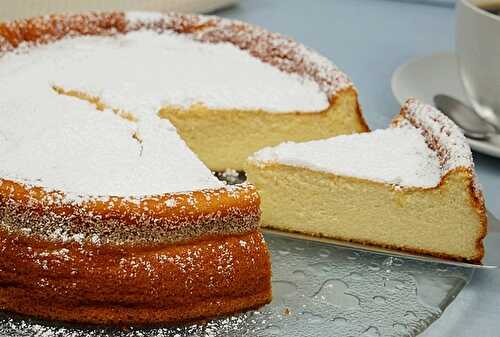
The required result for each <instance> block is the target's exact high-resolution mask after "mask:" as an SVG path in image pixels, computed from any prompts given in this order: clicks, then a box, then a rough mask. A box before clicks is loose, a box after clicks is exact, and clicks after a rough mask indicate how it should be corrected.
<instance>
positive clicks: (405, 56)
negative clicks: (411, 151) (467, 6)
mask: <svg viewBox="0 0 500 337" xmlns="http://www.w3.org/2000/svg"><path fill="white" fill-rule="evenodd" d="M453 2H454V1H453V0H406V1H384V0H310V1H305V0H243V2H242V3H241V5H240V6H238V7H234V8H231V9H227V10H224V11H220V12H219V13H218V14H220V15H222V16H225V17H230V18H237V19H241V20H245V21H248V22H251V23H254V24H258V25H260V26H263V27H265V28H268V29H269V30H272V31H276V32H280V33H283V34H286V35H289V36H292V37H293V38H295V39H297V40H298V41H301V42H303V43H304V44H306V45H307V46H309V47H312V48H315V49H316V50H318V51H320V52H321V53H322V54H324V55H325V56H327V57H329V58H330V59H331V60H333V61H334V62H335V63H336V64H337V65H338V66H339V67H340V68H341V69H343V70H344V71H345V72H346V73H347V74H349V75H350V76H351V78H352V80H353V82H354V83H355V84H356V86H357V87H358V89H359V93H360V100H361V104H362V106H363V110H364V114H365V116H366V118H367V120H368V122H369V124H370V127H371V128H372V129H373V128H384V127H386V126H387V125H388V123H389V121H390V119H391V118H392V117H393V116H394V115H395V114H396V113H397V112H398V111H399V105H398V103H397V102H396V100H395V99H394V97H393V95H392V92H391V88H390V79H391V75H392V73H393V71H394V70H395V69H396V68H397V67H398V66H399V65H401V64H403V63H405V62H407V61H408V60H409V59H410V58H414V57H418V56H423V55H429V54H432V53H434V52H437V51H446V50H453V31H454V9H453ZM432 3H433V4H434V5H430V4H432ZM474 159H475V162H476V165H477V172H478V175H479V180H480V182H481V184H482V186H483V189H484V192H485V197H486V202H487V207H488V208H489V209H490V211H492V212H493V214H495V215H496V217H497V218H498V217H500V159H496V158H492V157H488V156H486V155H481V154H478V153H474ZM490 237H491V238H493V239H494V240H493V241H494V242H493V243H494V244H493V245H492V246H491V247H492V248H493V250H495V251H496V249H497V248H498V250H499V252H498V254H500V235H498V234H494V233H492V235H491V236H490ZM496 238H498V240H497V239H496ZM495 251H493V252H491V251H490V253H493V254H495ZM424 335H425V336H427V337H476V336H477V337H494V336H500V271H498V270H497V271H479V272H476V274H475V276H474V278H473V280H472V282H471V284H469V286H467V288H466V289H465V290H464V291H462V293H461V294H460V295H459V296H458V297H457V299H456V300H455V302H453V303H452V304H451V305H450V307H449V308H448V309H447V310H446V311H445V313H444V314H443V317H441V319H439V320H438V321H437V322H436V323H434V324H433V325H432V326H431V327H430V328H429V329H428V331H427V332H426V333H424Z"/></svg>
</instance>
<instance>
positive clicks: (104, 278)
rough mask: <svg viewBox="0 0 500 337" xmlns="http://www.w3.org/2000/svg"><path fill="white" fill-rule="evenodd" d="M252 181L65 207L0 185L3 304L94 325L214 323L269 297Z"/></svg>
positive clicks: (60, 200) (39, 192)
mask: <svg viewBox="0 0 500 337" xmlns="http://www.w3.org/2000/svg"><path fill="white" fill-rule="evenodd" d="M259 204H260V200H259V197H258V195H257V193H256V191H255V188H254V187H253V186H251V185H238V186H234V187H223V188H220V189H210V190H203V191H197V192H189V193H176V194H165V195H162V196H158V197H148V198H143V199H141V200H133V199H125V198H118V197H112V198H111V199H108V200H100V199H99V198H94V199H88V200H84V201H82V202H80V203H78V204H77V203H75V202H68V201H66V200H65V199H64V194H63V193H60V192H45V191H44V190H43V189H40V188H31V187H27V186H24V185H21V184H18V183H15V182H12V181H7V180H0V218H1V219H2V226H0V240H1V249H2V253H1V254H0V308H2V309H4V310H10V311H13V312H16V313H20V314H27V315H34V316H37V317H41V318H47V319H54V320H61V321H72V322H83V323H95V324H113V325H127V324H160V323H179V322H186V321H193V320H200V319H205V318H211V317H216V316H221V315H226V314H230V313H235V312H239V311H244V310H247V309H250V308H256V307H259V306H261V305H263V304H266V303H268V302H269V301H270V300H271V282H270V279H271V265H270V260H269V253H268V250H267V247H266V244H265V242H264V239H263V237H262V234H261V233H260V232H259V231H258V228H257V227H258V223H259V219H260V210H259Z"/></svg>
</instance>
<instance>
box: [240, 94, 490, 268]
mask: <svg viewBox="0 0 500 337" xmlns="http://www.w3.org/2000/svg"><path fill="white" fill-rule="evenodd" d="M247 175H248V178H249V180H250V181H251V182H252V183H254V184H255V185H256V186H257V189H258V191H259V192H260V195H261V198H262V212H263V214H262V221H263V224H264V226H267V227H270V228H275V229H280V230H284V231H291V232H301V233H305V234H309V235H315V236H324V237H330V238H335V239H341V240H346V241H353V242H359V243H364V244H372V245H378V246H383V247H388V248H393V249H400V250H404V251H409V252H413V253H419V254H429V255H433V256H437V257H442V258H447V259H453V260H459V261H467V262H473V263H479V262H480V261H481V258H482V257H483V243H482V240H483V238H484V236H485V235H486V215H485V207H484V200H483V197H482V193H481V191H480V189H479V187H478V185H477V183H476V176H475V171H474V164H473V161H472V155H471V151H470V148H469V146H468V145H467V143H466V140H465V137H464V136H463V134H462V133H461V131H460V130H459V129H458V127H457V126H456V125H455V124H454V123H453V122H451V121H450V120H449V119H448V118H447V117H446V116H444V115H443V114H441V113H440V112H439V111H437V110H436V109H434V108H433V107H431V106H428V105H425V104H422V103H420V102H418V101H416V100H414V99H410V100H408V101H407V102H406V104H405V105H404V106H403V108H402V110H401V113H400V114H399V115H398V116H397V117H396V118H394V120H393V121H392V124H391V125H390V127H389V128H388V129H384V130H376V131H373V132H371V133H364V134H358V135H349V136H338V137H334V138H330V139H325V140H319V141H311V142H305V143H292V142H288V143H283V144H280V145H278V146H276V147H272V148H265V149H263V150H261V151H259V152H257V153H255V154H254V155H253V156H252V157H251V158H250V159H249V161H248V164H247Z"/></svg>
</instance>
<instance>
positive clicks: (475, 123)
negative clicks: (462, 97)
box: [434, 95, 497, 139]
mask: <svg viewBox="0 0 500 337" xmlns="http://www.w3.org/2000/svg"><path fill="white" fill-rule="evenodd" d="M434 104H435V105H436V108H438V109H439V110H441V111H442V112H443V113H444V114H445V115H446V116H448V117H449V118H450V119H451V120H452V121H454V122H455V123H456V124H457V125H458V126H459V127H460V128H461V129H462V131H463V132H464V135H465V136H467V137H469V138H474V139H488V138H490V137H491V136H493V135H495V134H496V133H497V130H496V128H495V127H494V126H493V125H491V124H489V123H488V122H486V121H485V120H484V119H482V118H481V117H480V116H479V115H478V114H477V113H476V112H475V111H474V110H473V109H472V108H471V107H469V106H467V105H465V104H464V103H462V102H461V101H459V100H457V99H455V98H453V97H451V96H448V95H436V96H434Z"/></svg>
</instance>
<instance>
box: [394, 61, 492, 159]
mask: <svg viewBox="0 0 500 337" xmlns="http://www.w3.org/2000/svg"><path fill="white" fill-rule="evenodd" d="M391 86H392V92H393V94H394V96H395V97H396V99H397V100H398V101H399V102H400V103H401V104H402V103H404V102H405V101H406V99H407V98H409V97H415V98H417V99H419V100H421V101H423V102H425V103H428V104H432V105H434V103H433V97H434V95H437V94H447V95H450V96H453V97H455V98H458V99H460V100H462V101H464V102H467V103H469V101H468V99H467V97H466V94H465V92H464V89H463V87H462V82H461V80H460V78H459V74H458V67H457V60H456V57H455V55H453V54H452V53H449V52H444V53H437V54H433V55H430V56H425V57H422V58H418V59H413V60H410V61H409V62H408V63H406V64H403V65H402V66H400V67H399V68H398V69H396V71H395V72H394V74H393V75H392V81H391ZM469 105H470V103H469ZM467 141H468V142H469V144H470V147H471V148H472V149H473V150H475V151H478V152H481V153H485V154H489V155H491V156H494V157H498V158H500V135H498V136H495V137H492V138H491V139H489V140H484V141H483V140H475V139H469V138H468V139H467Z"/></svg>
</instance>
